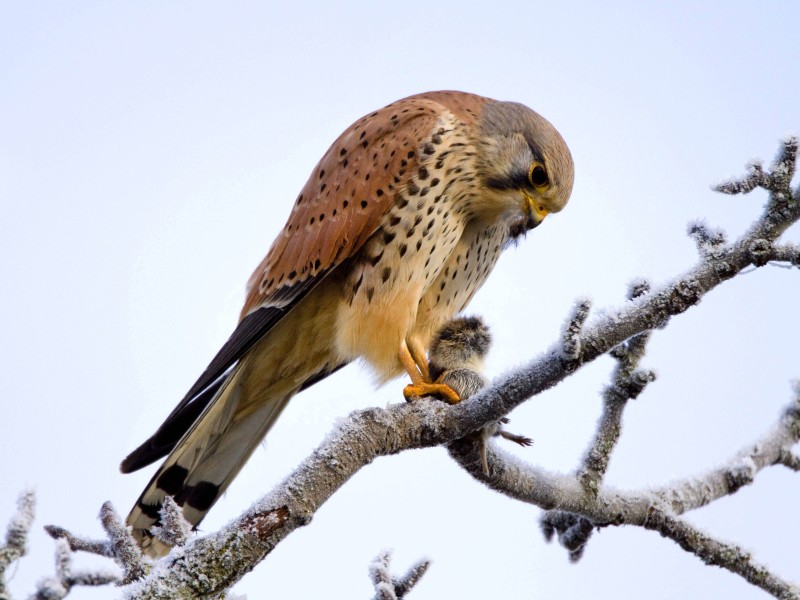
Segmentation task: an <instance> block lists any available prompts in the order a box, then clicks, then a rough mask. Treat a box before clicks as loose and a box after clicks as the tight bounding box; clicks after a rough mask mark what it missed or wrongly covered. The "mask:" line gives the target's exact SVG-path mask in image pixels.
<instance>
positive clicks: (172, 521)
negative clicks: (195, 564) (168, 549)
mask: <svg viewBox="0 0 800 600" xmlns="http://www.w3.org/2000/svg"><path fill="white" fill-rule="evenodd" d="M160 517H161V518H160V519H159V521H158V522H159V523H160V525H157V526H154V527H153V528H152V531H153V534H154V535H155V536H156V538H158V540H159V541H161V542H163V543H165V544H167V545H168V546H183V545H184V544H185V543H186V542H187V540H189V538H190V537H191V535H192V531H193V527H192V524H191V523H189V521H187V520H186V519H185V518H184V516H183V511H182V510H181V507H180V506H178V504H177V503H176V502H175V499H174V498H173V497H172V496H166V497H165V498H164V500H163V501H162V503H161V510H160Z"/></svg>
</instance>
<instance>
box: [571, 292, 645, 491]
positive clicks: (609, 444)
mask: <svg viewBox="0 0 800 600" xmlns="http://www.w3.org/2000/svg"><path fill="white" fill-rule="evenodd" d="M649 291H650V285H649V283H648V282H647V281H645V280H641V281H638V282H635V283H634V284H633V285H631V287H630V288H629V290H628V300H635V299H636V298H639V297H642V296H644V295H645V294H646V293H648V292H649ZM649 339H650V332H649V331H645V332H644V333H640V334H638V335H635V336H633V337H632V338H631V339H629V340H628V341H626V342H623V343H622V344H620V345H619V346H616V347H615V348H614V349H612V350H611V356H613V357H614V358H615V359H616V360H617V365H616V367H615V368H614V372H613V374H612V377H611V384H610V385H609V386H607V387H606V389H605V390H604V391H603V413H602V414H601V416H600V421H599V422H598V426H597V431H596V432H595V436H594V439H593V440H592V442H591V443H590V445H589V449H588V450H587V452H586V454H585V455H584V459H583V464H582V465H581V467H580V468H579V469H578V481H580V483H581V485H582V486H583V488H584V489H585V490H586V492H587V493H589V494H592V495H597V489H598V488H599V486H600V483H601V481H602V479H603V477H604V476H605V473H606V470H607V469H608V463H609V461H610V460H611V453H612V452H613V450H614V447H615V446H616V444H617V441H618V440H619V436H620V434H621V433H622V414H623V412H624V410H625V407H626V405H627V403H628V400H633V399H635V398H637V397H638V396H639V394H641V393H642V391H644V388H645V387H646V386H647V384H648V383H650V382H652V381H654V380H655V378H656V375H655V373H654V372H653V371H649V370H640V369H638V366H639V362H640V361H641V360H642V357H643V356H644V353H645V349H646V347H647V342H648V341H649Z"/></svg>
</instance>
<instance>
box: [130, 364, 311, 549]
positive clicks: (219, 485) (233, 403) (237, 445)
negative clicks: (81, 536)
mask: <svg viewBox="0 0 800 600" xmlns="http://www.w3.org/2000/svg"><path fill="white" fill-rule="evenodd" d="M243 379H244V377H243V375H242V372H241V369H240V368H239V367H237V368H236V369H234V371H233V373H231V375H230V376H229V378H228V380H227V381H226V382H225V383H224V384H223V385H222V387H221V388H220V389H219V391H218V392H217V394H216V396H214V398H213V399H212V400H211V402H209V404H208V406H207V407H206V409H205V410H204V412H203V413H202V414H201V415H200V417H198V419H197V420H196V421H195V423H194V424H193V425H192V427H191V428H190V429H189V430H188V431H187V432H186V434H185V435H184V436H183V437H182V438H181V440H180V441H179V442H178V443H177V445H176V446H175V448H174V449H173V450H172V452H171V453H170V454H169V456H167V458H166V460H165V461H164V463H163V464H162V465H161V467H160V468H159V469H158V471H157V472H156V474H155V475H154V476H153V478H152V479H151V480H150V483H149V484H148V485H147V487H146V488H145V490H144V492H142V495H141V496H140V497H139V500H137V502H136V505H135V506H134V507H133V509H132V510H131V512H130V514H129V515H128V520H127V523H128V525H130V526H131V528H132V529H133V536H134V537H135V538H136V540H137V541H138V542H139V545H140V546H141V547H142V549H143V550H144V551H145V553H146V554H148V555H150V556H154V557H156V556H162V555H164V554H166V553H167V552H168V551H169V546H167V545H166V544H164V543H162V542H161V541H159V540H158V539H157V538H155V537H154V536H153V534H152V533H151V531H150V530H151V528H152V527H153V526H154V525H158V524H159V511H160V509H161V503H162V501H163V500H164V497H165V496H172V497H173V498H174V499H175V501H176V502H177V504H178V505H179V506H181V507H182V508H183V514H184V517H185V518H186V519H187V520H188V521H189V522H190V523H191V524H192V525H195V526H196V525H198V524H199V523H200V521H201V520H202V519H203V517H204V516H205V515H206V513H207V512H208V511H209V509H210V508H211V507H212V506H213V505H214V503H215V502H216V501H217V499H218V498H219V497H220V496H221V495H222V493H223V492H224V491H225V489H226V488H227V487H228V485H229V484H230V482H231V481H232V480H233V478H234V477H235V476H236V474H237V473H238V472H239V470H240V469H241V468H242V466H243V465H244V463H245V462H246V461H247V459H248V458H249V457H250V455H251V454H252V453H253V450H255V448H256V446H258V444H259V443H260V442H261V440H262V439H263V438H264V436H265V435H266V433H267V431H269V429H270V427H271V426H272V425H273V423H274V422H275V421H276V419H277V418H278V416H280V414H281V411H282V410H283V408H284V407H285V406H286V403H287V402H288V401H289V399H290V398H291V397H292V396H293V395H294V394H295V393H296V392H297V388H294V389H285V387H284V389H272V390H270V389H267V390H264V393H263V394H260V396H261V399H260V401H259V402H253V401H252V399H249V398H247V395H246V394H243V393H242V391H243V390H242V387H243V381H242V380H243Z"/></svg>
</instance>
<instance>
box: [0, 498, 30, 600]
mask: <svg viewBox="0 0 800 600" xmlns="http://www.w3.org/2000/svg"><path fill="white" fill-rule="evenodd" d="M35 514H36V494H35V493H34V491H33V490H25V491H24V492H22V493H21V494H20V495H19V498H17V512H16V513H15V514H14V516H13V517H11V520H10V521H9V523H8V528H7V529H6V539H5V543H4V544H3V546H2V547H0V600H10V599H11V595H10V594H9V592H8V589H7V587H6V570H7V569H8V567H9V566H10V565H11V564H13V563H14V562H16V561H18V560H19V559H20V558H22V557H23V556H25V554H26V552H27V548H26V547H25V544H26V542H27V540H28V532H29V531H30V530H31V525H32V524H33V519H34V516H35Z"/></svg>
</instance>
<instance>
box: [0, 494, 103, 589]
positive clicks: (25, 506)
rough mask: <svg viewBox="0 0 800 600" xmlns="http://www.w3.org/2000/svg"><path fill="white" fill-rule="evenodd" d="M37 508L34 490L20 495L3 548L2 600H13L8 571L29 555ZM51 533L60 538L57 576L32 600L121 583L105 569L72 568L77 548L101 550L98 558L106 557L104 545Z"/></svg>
mask: <svg viewBox="0 0 800 600" xmlns="http://www.w3.org/2000/svg"><path fill="white" fill-rule="evenodd" d="M35 508H36V494H35V493H34V492H33V490H26V491H25V492H23V493H22V494H20V496H19V499H18V500H17V513H16V514H15V515H14V516H13V517H12V519H11V521H10V523H9V525H8V530H7V532H6V541H5V544H4V545H3V547H2V548H0V600H11V593H10V592H9V591H8V588H7V587H6V583H5V570H6V569H7V568H8V566H9V565H11V564H12V563H14V562H15V561H17V560H19V559H20V558H22V557H23V556H24V555H25V554H26V548H25V543H26V540H27V537H28V532H29V531H30V528H31V526H32V525H33V519H34V515H35ZM50 529H52V530H53V531H55V532H56V535H53V533H52V532H51V531H50ZM50 529H48V533H50V534H51V535H53V537H55V538H60V539H57V540H56V553H55V563H56V569H55V570H56V572H55V575H54V576H49V577H44V578H42V579H41V580H40V581H39V583H38V585H37V587H36V591H35V592H34V593H33V594H32V595H31V596H30V598H31V600H60V599H61V598H64V597H65V596H66V595H67V594H69V592H70V591H71V590H72V588H73V587H75V586H100V585H107V584H109V583H113V582H116V581H118V580H119V577H118V576H117V574H116V573H112V572H109V571H104V570H102V569H97V570H93V571H76V570H74V569H73V567H72V551H73V548H72V546H73V544H74V545H75V547H76V548H78V547H81V549H86V548H92V550H90V551H94V550H97V551H96V552H95V553H96V554H103V552H102V551H101V550H100V543H90V542H83V541H81V540H78V539H77V538H74V537H73V536H72V535H70V534H69V533H68V532H66V531H64V530H61V529H58V528H50ZM103 555H105V554H103Z"/></svg>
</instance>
